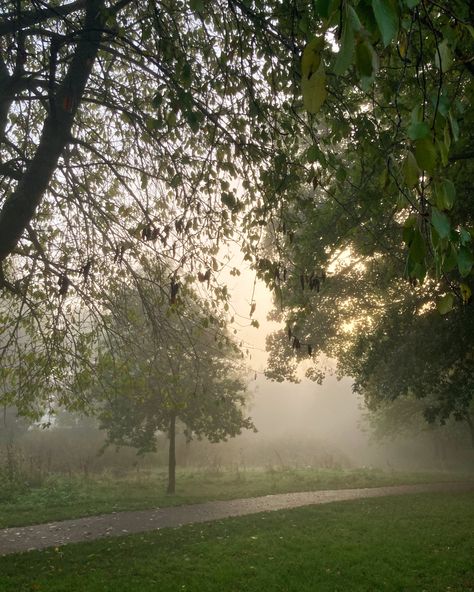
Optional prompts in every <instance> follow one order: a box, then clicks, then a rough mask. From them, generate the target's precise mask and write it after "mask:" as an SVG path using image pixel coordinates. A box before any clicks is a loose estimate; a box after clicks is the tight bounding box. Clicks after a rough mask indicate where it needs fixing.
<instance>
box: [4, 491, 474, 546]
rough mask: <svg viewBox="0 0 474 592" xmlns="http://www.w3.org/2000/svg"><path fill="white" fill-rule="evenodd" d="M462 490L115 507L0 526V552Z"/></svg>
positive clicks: (343, 493)
mask: <svg viewBox="0 0 474 592" xmlns="http://www.w3.org/2000/svg"><path fill="white" fill-rule="evenodd" d="M461 491H474V482H470V483H431V484H422V485H395V486H390V487H374V488H365V489H338V490H329V491H305V492H301V493H283V494H277V495H266V496H263V497H254V498H248V499H237V500H228V501H213V502H206V503H204V504H192V505H188V506H176V507H170V508H157V509H154V510H139V511H134V512H116V513H113V514H102V515H100V516H91V517H88V518H77V519H75V520H63V521H61V522H49V523H47V524H38V525H35V526H22V527H17V528H15V527H13V528H5V529H3V530H0V555H8V554H10V553H18V552H22V551H31V550H34V549H44V548H46V547H58V546H60V545H67V544H68V543H77V542H80V541H92V540H94V539H99V538H102V537H113V536H123V535H126V534H131V533H137V532H147V531H150V530H157V529H160V528H170V527H177V526H181V525H183V524H192V523H195V522H209V521H211V520H220V519H222V518H228V517H230V516H245V515H246V514H256V513H258V512H271V511H274V510H284V509H288V508H297V507H300V506H308V505H312V504H326V503H329V502H338V501H343V500H352V499H360V498H368V497H381V496H387V495H403V494H408V493H427V492H461Z"/></svg>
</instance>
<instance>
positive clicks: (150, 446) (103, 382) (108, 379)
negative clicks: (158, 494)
mask: <svg viewBox="0 0 474 592" xmlns="http://www.w3.org/2000/svg"><path fill="white" fill-rule="evenodd" d="M157 273H158V272H157V268H156V267H154V269H153V274H154V275H156V274H157ZM185 298H186V299H188V302H184V299H185ZM190 299H193V300H194V302H192V303H191V302H189V300H190ZM110 315H111V316H110V320H109V323H110V325H109V327H108V335H109V337H108V340H107V342H106V344H105V345H102V346H101V347H100V350H99V353H98V359H97V363H96V366H95V368H94V370H93V374H91V373H90V372H89V371H85V372H84V373H83V374H82V377H81V380H80V382H79V384H77V385H76V388H80V389H85V390H86V391H87V392H88V393H89V394H88V396H89V397H92V398H95V397H97V398H98V402H97V401H94V400H93V399H92V400H91V401H90V404H91V406H92V408H93V412H95V413H97V415H98V418H99V421H100V427H101V428H102V429H105V430H106V431H107V439H108V443H109V444H116V445H128V446H132V447H134V448H137V449H138V451H139V453H144V452H149V451H154V450H156V445H157V438H158V432H165V433H167V435H168V438H169V463H168V466H169V472H168V493H174V491H175V483H176V477H175V468H176V453H175V444H176V429H177V422H179V423H181V424H182V425H184V433H185V435H186V438H187V439H189V440H190V439H192V438H193V437H198V438H202V437H206V438H207V439H209V440H210V441H211V442H218V441H220V440H225V439H227V438H228V437H233V436H236V435H237V434H239V433H240V432H241V430H242V429H252V428H253V424H252V422H251V420H250V418H248V417H246V415H245V411H244V408H245V399H246V396H245V390H246V387H245V383H244V381H243V379H242V373H243V369H242V367H241V366H240V363H239V360H240V359H241V354H240V351H239V349H238V347H237V346H236V344H235V343H234V342H233V341H232V339H231V338H230V336H229V335H228V333H227V330H226V328H225V324H223V322H221V321H220V320H219V319H217V318H215V321H214V325H213V326H209V325H208V323H209V321H208V319H209V316H208V314H206V312H205V310H203V304H202V303H200V302H199V300H196V299H195V295H193V294H192V293H188V294H185V292H184V291H183V296H182V299H181V301H180V302H179V303H176V304H175V307H174V309H173V310H172V311H170V309H169V308H168V307H167V306H166V304H165V302H164V298H163V296H162V294H160V293H157V292H156V290H155V287H154V285H153V284H152V283H148V284H146V283H145V282H143V280H142V282H141V283H139V284H137V285H136V286H135V288H134V289H132V288H126V289H123V290H122V291H121V292H119V293H117V294H116V300H115V305H114V307H113V309H112V310H111V311H110ZM91 381H92V384H91Z"/></svg>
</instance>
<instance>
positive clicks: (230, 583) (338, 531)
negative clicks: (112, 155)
mask: <svg viewBox="0 0 474 592" xmlns="http://www.w3.org/2000/svg"><path fill="white" fill-rule="evenodd" d="M473 532H474V494H472V493H469V494H468V493H462V494H449V495H448V494H440V493H431V494H416V495H409V496H396V497H385V498H378V499H366V500H357V501H350V502H338V503H332V504H327V505H323V506H310V507H305V508H298V509H294V510H288V511H279V512H273V513H262V514H256V515H253V516H247V517H243V518H232V519H226V520H222V521H219V522H213V523H208V524H198V525H191V526H184V527H181V528H177V529H168V530H167V529H164V530H161V531H156V532H153V533H149V534H146V535H133V536H127V537H121V538H117V539H107V540H99V541H96V542H91V543H80V544H76V545H69V546H66V547H60V548H52V549H48V550H46V551H33V552H29V553H24V554H18V555H11V556H7V557H3V558H0V574H1V579H0V590H1V591H2V592H13V591H14V592H33V591H36V592H41V591H48V592H66V591H71V590H72V591H79V590H87V592H112V591H113V592H129V591H130V590H140V592H152V591H153V592H155V591H156V590H160V592H168V591H169V592H171V591H173V592H175V591H181V590H182V591H187V592H217V591H219V592H221V591H226V592H242V591H245V592H262V591H272V592H273V591H278V592H279V591H281V592H306V591H307V592H310V591H311V592H313V591H315V590H317V591H318V592H326V591H327V592H338V591H340V592H342V591H344V592H345V591H351V592H359V591H361V592H362V591H365V592H369V591H370V592H374V591H377V592H378V591H387V592H389V591H390V592H391V591H393V592H395V591H413V592H414V591H417V592H422V591H426V592H428V591H429V592H438V591H439V592H441V591H443V592H447V591H450V592H469V591H472V590H474V562H473V560H472V559H473V557H474V537H473V534H472V533H473Z"/></svg>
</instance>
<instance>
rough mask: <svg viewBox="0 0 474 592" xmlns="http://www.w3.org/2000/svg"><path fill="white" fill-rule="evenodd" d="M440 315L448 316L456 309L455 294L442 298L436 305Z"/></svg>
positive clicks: (450, 293)
mask: <svg viewBox="0 0 474 592" xmlns="http://www.w3.org/2000/svg"><path fill="white" fill-rule="evenodd" d="M436 307H437V309H438V312H439V314H442V315H444V314H447V313H448V312H451V311H452V310H453V308H454V294H453V293H452V292H449V293H448V294H445V295H444V296H443V297H442V298H440V299H439V300H438V304H437V305H436Z"/></svg>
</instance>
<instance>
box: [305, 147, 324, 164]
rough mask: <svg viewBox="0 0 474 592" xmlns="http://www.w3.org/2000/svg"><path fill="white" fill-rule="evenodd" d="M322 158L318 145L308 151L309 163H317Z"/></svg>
mask: <svg viewBox="0 0 474 592" xmlns="http://www.w3.org/2000/svg"><path fill="white" fill-rule="evenodd" d="M320 156H321V150H320V149H319V148H318V147H317V146H316V145H313V146H310V147H309V148H308V150H307V151H306V158H307V159H308V162H316V161H318V160H319V158H320Z"/></svg>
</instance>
